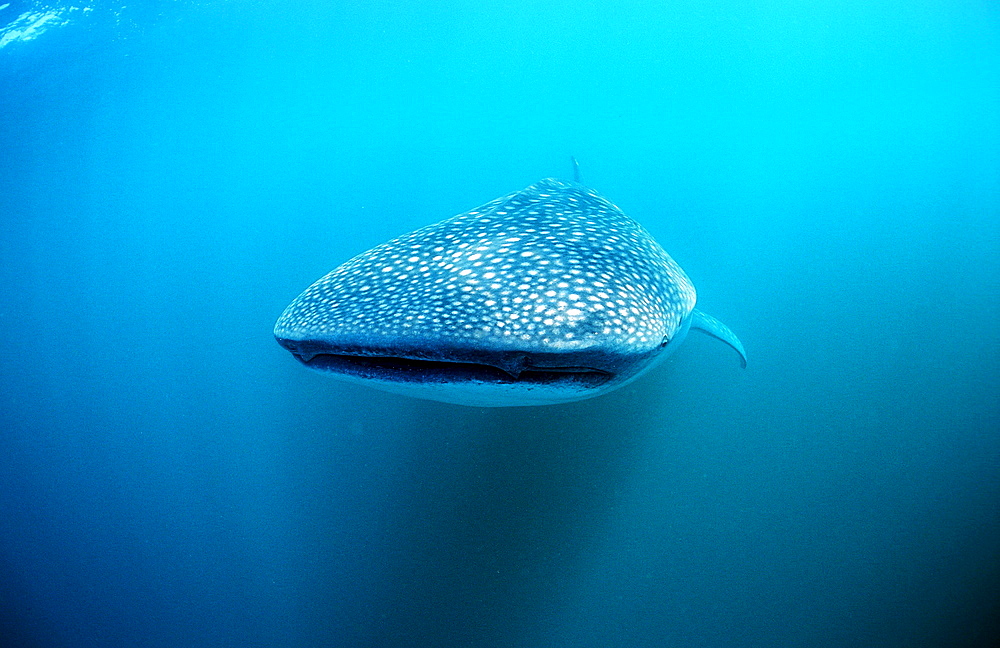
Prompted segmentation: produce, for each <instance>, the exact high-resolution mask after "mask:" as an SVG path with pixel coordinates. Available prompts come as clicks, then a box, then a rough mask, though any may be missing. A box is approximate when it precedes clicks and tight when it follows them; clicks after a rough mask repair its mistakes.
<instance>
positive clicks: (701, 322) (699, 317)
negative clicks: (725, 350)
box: [691, 308, 747, 369]
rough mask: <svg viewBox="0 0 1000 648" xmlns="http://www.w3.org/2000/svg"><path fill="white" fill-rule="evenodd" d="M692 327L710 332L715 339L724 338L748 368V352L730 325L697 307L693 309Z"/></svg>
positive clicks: (743, 365) (703, 331) (744, 366)
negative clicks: (730, 328)
mask: <svg viewBox="0 0 1000 648" xmlns="http://www.w3.org/2000/svg"><path fill="white" fill-rule="evenodd" d="M691 328H693V329H698V330H699V331H701V332H702V333H708V334H709V335H711V336H712V337H714V338H715V339H717V340H722V341H723V342H725V343H726V344H728V345H729V346H731V347H733V348H734V349H736V352H737V353H739V354H740V366H741V367H743V368H744V369H746V366H747V352H746V351H745V350H744V349H743V343H742V342H740V339H739V338H738V337H736V334H735V333H733V332H732V331H730V330H729V327H728V326H726V325H725V324H723V323H722V322H720V321H719V320H717V319H715V318H714V317H712V316H711V315H707V314H705V313H703V312H701V311H700V310H698V309H697V308H696V309H694V310H693V311H691Z"/></svg>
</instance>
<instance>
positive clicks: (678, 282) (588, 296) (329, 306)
mask: <svg viewBox="0 0 1000 648" xmlns="http://www.w3.org/2000/svg"><path fill="white" fill-rule="evenodd" d="M695 303H696V293H695V289H694V285H693V284H692V283H691V280H690V279H689V278H688V276H687V275H686V274H685V273H684V271H683V270H682V269H681V267H680V266H679V265H677V263H676V262H674V260H673V259H672V258H670V256H669V255H668V254H667V253H666V251H665V250H664V249H663V248H662V247H660V245H659V244H658V243H657V242H656V241H655V240H654V239H653V237H652V236H651V235H650V234H649V232H647V231H646V230H645V229H644V228H643V227H642V226H641V225H639V224H638V223H637V222H636V221H634V220H632V219H631V218H630V217H628V216H626V215H625V213H624V212H623V211H622V210H621V209H619V208H618V207H617V206H615V205H614V204H613V203H611V202H610V201H609V200H607V199H606V198H604V197H603V196H601V195H600V194H599V193H597V192H596V191H594V190H593V189H590V188H588V187H586V186H584V185H582V184H580V183H579V182H569V181H563V180H557V179H553V178H548V179H544V180H541V181H539V182H536V183H535V184H533V185H531V186H529V187H527V188H525V189H522V190H521V191H517V192H514V193H511V194H509V195H506V196H503V197H500V198H497V199H495V200H492V201H490V202H488V203H486V204H484V205H482V206H480V207H476V208H475V209H472V210H469V211H467V212H463V213H461V214H458V215H457V216H453V217H451V218H447V219H445V220H442V221H440V222H438V223H436V224H433V225H429V226H426V227H423V228H421V229H417V230H415V231H413V232H410V233H409V234H404V235H402V236H399V237H396V238H394V239H392V240H390V241H388V242H386V243H383V244H381V245H378V246H376V247H374V248H372V249H371V250H368V251H367V252H363V253H361V254H359V255H357V256H355V257H354V258H352V259H350V260H348V261H347V262H345V263H343V264H342V265H340V266H339V267H337V268H335V269H334V270H333V271H331V272H330V273H328V274H327V275H325V276H324V277H322V278H320V279H319V280H317V281H316V282H315V283H313V284H312V285H311V286H309V287H308V288H306V289H305V291H303V292H302V294H300V295H299V296H298V297H296V298H295V299H294V300H293V301H292V302H291V304H289V305H288V307H287V308H286V309H285V311H284V312H283V313H282V314H281V316H280V317H279V318H278V321H277V323H276V324H275V327H274V336H275V338H276V339H277V341H278V343H279V344H280V345H281V346H283V347H284V348H285V349H287V350H288V351H290V352H291V353H292V355H293V356H294V357H295V358H296V359H297V360H299V361H300V362H302V363H303V364H304V365H306V366H307V367H309V368H311V369H316V370H318V371H323V372H327V373H329V374H331V375H333V376H336V377H338V378H341V379H345V380H349V381H353V382H356V383H362V384H365V385H369V386H372V387H376V388H379V389H382V390H385V391H389V392H394V393H397V394H404V395H408V396H413V397H417V398H425V399H431V400H437V401H443V402H446V403H454V404H460V405H472V406H479V407H505V406H522V405H549V404H556V403H565V402H571V401H578V400H582V399H586V398H592V397H594V396H599V395H602V394H606V393H608V392H610V391H612V390H615V389H618V388H620V387H622V386H623V385H626V384H628V383H630V382H632V381H634V380H636V379H637V378H639V377H640V376H641V375H643V374H645V373H646V372H648V371H649V370H651V369H652V368H654V367H655V366H656V365H658V364H660V363H661V362H663V360H664V359H665V358H666V357H668V356H669V355H670V354H671V353H673V352H674V351H675V350H676V349H677V347H678V346H679V345H680V344H681V343H682V342H683V341H684V339H685V337H686V336H687V334H688V331H689V330H691V329H695V330H700V331H703V332H705V333H708V334H709V335H711V336H713V337H715V338H717V339H719V340H721V341H723V342H725V343H726V344H728V345H729V346H731V347H732V348H733V349H735V350H736V351H737V352H738V353H739V357H740V362H741V365H742V366H743V367H746V352H745V350H744V348H743V345H742V343H741V342H740V341H739V339H738V338H737V337H736V335H735V334H733V332H732V331H731V330H730V329H729V328H728V327H727V326H726V325H725V324H723V323H722V322H720V321H719V320H717V319H715V318H714V317H711V316H710V315H707V314H705V313H703V312H701V311H700V310H698V309H696V308H695Z"/></svg>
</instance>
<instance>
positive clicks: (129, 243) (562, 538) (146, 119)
mask: <svg viewBox="0 0 1000 648" xmlns="http://www.w3.org/2000/svg"><path fill="white" fill-rule="evenodd" d="M570 156H576V158H577V159H578V160H579V161H580V163H581V167H582V172H583V181H584V182H585V183H586V184H588V185H589V186H591V187H593V188H595V189H597V190H598V191H600V192H601V193H602V194H603V195H605V196H607V197H608V198H609V199H610V200H612V201H613V202H615V203H616V204H618V205H619V206H620V207H622V209H623V210H624V211H625V212H626V213H627V214H629V215H630V216H632V217H633V218H635V219H637V220H638V221H639V222H641V223H642V224H643V225H644V226H645V227H646V228H647V229H648V230H650V231H651V232H652V234H653V235H654V236H655V237H656V238H657V240H658V241H659V242H660V243H661V244H662V245H663V246H664V248H666V250H667V251H668V252H669V253H670V254H671V255H672V256H673V257H674V258H675V259H676V260H677V261H678V263H680V265H681V266H682V267H683V268H684V269H685V270H686V271H687V273H688V275H689V276H690V277H691V278H692V280H693V282H694V284H695V286H696V287H697V288H698V293H699V307H700V308H703V309H704V310H706V311H708V312H710V313H711V314H713V315H715V316H716V317H718V318H719V319H721V320H722V321H724V322H726V323H727V324H728V325H730V326H731V327H732V328H733V330H734V331H735V332H736V333H737V334H738V335H739V336H740V338H741V339H742V341H743V343H744V344H745V345H746V348H747V352H748V355H749V366H748V368H747V369H746V370H741V369H740V368H739V363H738V360H737V358H736V356H735V354H734V353H733V352H732V351H731V350H729V349H727V348H726V347H725V346H723V345H722V344H719V343H718V342H717V341H714V340H711V339H710V338H708V337H707V336H701V335H697V334H692V335H691V336H689V338H688V340H687V341H686V342H685V344H684V345H683V346H682V348H681V349H680V350H679V351H678V352H677V353H675V354H674V355H673V356H672V357H671V358H670V359H669V360H668V361H667V363H666V364H665V365H663V366H661V367H660V368H659V369H657V370H656V371H655V372H654V373H651V374H649V375H647V376H645V377H644V378H643V379H642V380H640V381H638V382H636V383H634V384H632V385H629V386H628V387H626V388H623V389H621V390H619V391H616V392H614V393H612V394H610V395H607V396H605V397H601V398H597V399H593V400H589V401H584V402H579V403H572V404H568V405H562V406H550V407H536V408H509V409H478V408H469V407H461V406H453V405H446V404H442V403H435V402H430V401H419V400H413V399H408V398H404V397H401V396H394V395H392V394H386V393H382V392H378V391H373V390H368V389H366V388H364V387H360V386H355V385H351V384H347V383H341V382H338V381H336V380H333V379H330V378H329V377H326V376H323V375H321V374H319V373H315V372H311V371H308V370H307V369H305V368H304V367H302V366H301V365H300V364H299V363H298V362H296V361H295V360H294V359H293V358H292V357H291V356H290V355H289V354H288V353H287V352H286V351H285V350H283V349H282V348H280V347H279V346H278V345H277V344H276V343H275V341H274V339H273V337H272V334H271V330H272V327H273V325H274V321H275V320H276V318H277V317H278V315H279V314H280V313H281V311H282V310H283V309H284V307H285V306H286V305H287V304H288V302H290V301H291V300H292V298H294V297H295V296H296V295H297V294H298V293H299V292H300V291H301V290H303V289H304V288H305V287H306V286H308V285H309V284H310V283H311V282H313V281H314V280H315V279H317V278H318V277H320V276H321V275H323V274H324V273H326V272H327V271H329V270H330V269H332V268H333V267H335V266H336V265H338V264H339V263H341V262H343V261H345V260H346V259H348V258H349V257H351V256H353V255H354V254H357V253H359V252H362V251H364V250H367V249H368V248H370V247H372V246H373V245H375V244H378V243H380V242H382V241H384V240H387V239H389V238H391V237H393V236H396V235H399V234H402V233H404V232H407V231H409V230H412V229H415V228H417V227H420V226H423V225H426V224H430V223H433V222H435V221H437V220H440V219H442V218H445V217H448V216H451V215H453V214H456V213H459V212H462V211H465V210H467V209H471V208H473V207H475V206H477V205H479V204H481V203H484V202H486V201H488V200H491V199H493V198H495V197H497V196H500V195H503V194H506V193H510V192H513V191H517V190H519V189H521V188H523V187H525V186H527V185H529V184H531V183H532V182H535V181H537V180H538V179H540V178H543V177H549V176H555V177H563V178H570V177H571V173H572V171H571V167H570ZM998 252H1000V5H998V4H997V3H995V2H991V1H989V0H905V1H904V0H838V1H820V0H806V1H792V0H770V1H765V0H750V1H747V0H740V1H737V0H676V1H669V0H668V1H661V2H655V1H653V0H616V1H615V2H606V1H603V0H602V1H594V0H548V1H546V2H531V1H528V0H512V1H507V2H500V1H498V0H436V1H432V0H414V1H410V2H406V1H403V0H397V1H395V2H390V1H387V0H337V1H319V0H314V1H308V0H295V1H292V0H285V1H280V0H256V1H254V0H233V1H228V2H227V1H223V0H215V1H212V0H201V1H196V0H187V1H185V0H174V1H167V0H161V1H158V2H153V1H147V2H139V3H135V4H128V5H127V6H126V5H124V4H122V3H112V2H101V1H99V0H91V1H90V2H78V3H58V2H52V3H36V2H15V1H11V2H0V645H2V646H4V647H6V646H37V647H43V646H44V647H49V646H69V647H89V646H95V647H97V646H100V647H106V646H163V647H175V646H372V647H379V646H440V647H443V646H546V647H550V646H573V647H595V648H596V647H605V646H628V647H633V646H634V647H640V646H650V647H661V646H686V647H699V646H776V647H788V646H803V647H815V646H906V647H919V646H995V645H998V643H1000V324H998V323H1000V254H998Z"/></svg>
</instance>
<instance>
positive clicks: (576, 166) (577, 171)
mask: <svg viewBox="0 0 1000 648" xmlns="http://www.w3.org/2000/svg"><path fill="white" fill-rule="evenodd" d="M569 159H570V160H572V161H573V182H580V163H579V162H577V161H576V157H575V156H571V157H570V158H569Z"/></svg>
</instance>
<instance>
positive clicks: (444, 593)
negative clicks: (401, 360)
mask: <svg viewBox="0 0 1000 648" xmlns="http://www.w3.org/2000/svg"><path fill="white" fill-rule="evenodd" d="M357 394H358V395H359V396H360V395H363V396H368V395H369V394H368V393H367V392H362V391H358V392H357ZM644 396H645V394H644V393H643V392H642V391H641V389H639V390H623V392H621V393H616V394H613V395H611V396H608V397H605V398H601V399H596V400H592V401H586V402H581V403H576V404H571V405H567V406H554V407H537V408H503V409H475V408H467V407H457V406H448V405H443V404H437V403H429V402H428V403H423V402H417V401H409V400H407V401H405V402H404V401H403V399H398V400H394V399H393V397H392V396H381V395H380V396H379V397H378V398H377V399H375V398H373V400H375V402H376V403H378V405H375V406H373V407H371V409H369V407H360V408H358V410H356V411H355V412H354V414H353V415H354V416H359V417H367V418H368V426H369V430H368V431H366V432H365V434H372V433H374V434H381V435H399V437H400V438H401V439H403V440H405V441H404V442H405V443H409V444H410V445H409V448H408V450H407V454H406V456H402V457H400V456H397V457H395V458H393V459H389V460H388V461H389V462H390V463H393V464H394V467H392V468H387V466H385V465H382V466H380V465H377V463H370V464H369V465H368V466H367V467H365V468H364V470H366V471H368V472H369V473H371V472H372V471H382V470H386V471H387V474H386V475H385V481H386V482H389V483H391V486H390V487H389V488H388V489H387V492H386V494H385V495H383V496H382V497H381V498H377V499H376V501H374V502H373V506H376V507H379V508H380V509H381V510H382V514H383V519H382V521H381V522H380V523H376V524H369V525H363V527H362V528H361V529H359V531H360V535H359V536H358V537H355V538H352V539H351V540H350V541H348V542H347V543H343V541H342V538H341V541H340V544H338V542H337V541H331V542H330V544H329V547H328V548H327V549H328V551H327V550H324V551H322V552H321V555H322V554H323V553H326V554H327V555H334V554H336V553H337V552H340V559H341V560H346V561H353V562H355V563H359V564H363V565H364V569H366V570H368V573H367V574H364V573H357V572H356V573H355V575H354V576H353V577H352V578H353V580H354V581H355V582H353V583H352V582H343V580H341V582H328V583H317V587H319V588H321V589H324V590H325V591H324V592H317V591H314V592H310V593H309V594H308V595H307V597H308V598H311V599H315V598H322V599H323V600H326V601H329V603H330V607H329V609H328V610H327V611H326V613H319V614H320V615H321V616H322V619H317V620H316V622H317V625H318V626H322V627H314V630H313V631H312V634H313V635H314V636H312V637H311V640H313V641H320V642H328V644H329V645H352V646H354V645H359V646H380V647H386V646H440V647H444V646H494V645H496V646H499V645H536V642H535V639H536V638H537V639H541V638H542V637H544V636H546V635H547V634H548V631H549V630H550V629H552V628H553V627H555V626H556V624H557V622H558V619H559V618H560V617H561V612H563V610H564V609H563V605H564V603H563V601H564V599H565V598H566V597H567V596H568V595H575V593H576V588H577V580H576V579H577V577H578V575H579V565H580V564H581V563H582V562H585V561H586V559H587V552H588V549H591V548H593V547H594V546H596V545H597V544H598V543H600V542H601V541H602V533H603V532H604V530H605V528H606V526H607V523H608V521H609V519H610V518H611V517H612V516H613V515H614V509H615V507H616V505H617V504H619V503H620V500H621V498H622V496H623V490H624V487H625V485H626V483H627V481H628V477H629V475H630V474H631V472H632V471H633V469H634V464H635V463H636V461H637V460H640V459H641V455H642V454H643V453H644V449H645V448H647V443H648V442H649V430H650V429H652V428H654V427H656V428H660V430H661V431H662V427H663V425H662V423H656V424H655V426H654V424H653V422H652V421H650V420H648V419H646V417H647V416H652V415H653V412H662V409H660V408H644V407H643V400H642V399H643V397H644ZM657 397H658V398H668V396H667V395H663V394H658V395H657ZM392 404H395V405H397V406H400V405H402V407H408V408H409V410H408V412H400V416H399V417H398V419H394V418H393V417H392V415H386V414H385V413H384V408H385V407H386V406H387V405H388V406H389V407H392ZM379 410H383V411H382V413H381V414H379V413H378V412H379ZM341 416H343V414H341ZM378 416H382V417H388V419H389V420H390V421H391V423H385V427H383V428H382V429H380V430H377V431H372V430H371V427H370V424H371V419H372V418H373V417H375V418H377V417H378ZM400 466H404V467H403V468H402V469H400ZM663 469H664V470H669V469H670V468H669V467H668V466H664V467H663ZM345 470H346V471H351V472H354V474H355V475H357V477H356V478H355V479H369V478H370V476H369V475H363V474H362V473H360V472H356V471H357V470H358V467H357V466H345V465H344V464H343V463H341V464H340V465H339V466H332V467H331V468H330V473H329V475H328V482H329V484H330V487H331V488H334V489H336V488H341V489H346V490H347V491H348V492H350V491H352V490H353V489H354V488H355V487H356V485H354V486H352V485H351V484H349V483H347V482H345V481H344V477H343V474H344V471H345ZM400 470H401V471H402V472H400ZM333 517H334V516H331V518H330V520H329V521H328V522H329V524H330V528H329V533H330V534H331V535H330V537H331V538H332V537H334V536H336V535H338V534H339V533H341V530H339V529H336V528H334V527H335V526H336V525H337V522H335V521H334V519H333ZM365 535H367V536H368V537H364V536H365ZM320 542H321V543H322V541H320ZM345 551H346V552H347V555H344V552H345ZM349 571H352V570H345V569H344V568H342V567H341V568H331V569H330V570H329V575H328V577H329V578H330V579H331V580H332V581H336V580H337V579H338V578H339V579H343V578H344V576H343V575H344V574H345V573H347V572H349ZM373 583H374V585H373ZM352 588H356V592H355V594H356V595H352ZM571 598H572V596H571Z"/></svg>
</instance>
